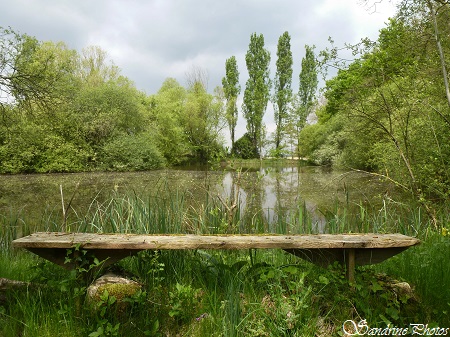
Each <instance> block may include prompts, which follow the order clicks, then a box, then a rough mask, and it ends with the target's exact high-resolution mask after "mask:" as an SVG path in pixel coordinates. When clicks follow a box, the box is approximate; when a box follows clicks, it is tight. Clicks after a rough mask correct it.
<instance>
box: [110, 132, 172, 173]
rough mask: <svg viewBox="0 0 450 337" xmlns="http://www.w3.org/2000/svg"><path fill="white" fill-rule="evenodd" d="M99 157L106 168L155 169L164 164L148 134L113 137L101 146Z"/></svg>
mask: <svg viewBox="0 0 450 337" xmlns="http://www.w3.org/2000/svg"><path fill="white" fill-rule="evenodd" d="M101 159H102V162H103V166H104V169H106V170H119V171H129V170H130V171H144V170H155V169H158V168H161V167H164V166H165V164H166V161H165V159H164V157H163V155H162V154H161V153H160V152H159V150H158V149H157V148H156V146H155V145H154V141H153V139H152V137H151V136H150V135H149V134H140V135H136V136H135V135H122V136H119V137H117V138H114V139H113V140H112V141H110V142H109V143H107V144H106V145H105V146H104V147H103V151H102V158H101Z"/></svg>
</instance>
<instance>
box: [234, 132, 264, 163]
mask: <svg viewBox="0 0 450 337" xmlns="http://www.w3.org/2000/svg"><path fill="white" fill-rule="evenodd" d="M233 154H234V155H235V156H236V157H238V158H242V159H253V158H258V157H259V156H258V153H257V152H256V149H255V146H254V145H253V142H252V140H251V138H250V135H249V134H248V133H246V134H244V135H243V136H242V137H241V138H239V139H238V140H237V141H236V142H235V143H234V147H233Z"/></svg>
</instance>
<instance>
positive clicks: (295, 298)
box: [0, 184, 450, 337]
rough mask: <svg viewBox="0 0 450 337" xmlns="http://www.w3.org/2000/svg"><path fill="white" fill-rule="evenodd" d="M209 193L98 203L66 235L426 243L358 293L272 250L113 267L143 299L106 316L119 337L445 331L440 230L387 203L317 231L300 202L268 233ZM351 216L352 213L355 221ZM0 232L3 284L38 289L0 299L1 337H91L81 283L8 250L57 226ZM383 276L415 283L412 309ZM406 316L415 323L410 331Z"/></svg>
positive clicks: (447, 273)
mask: <svg viewBox="0 0 450 337" xmlns="http://www.w3.org/2000/svg"><path fill="white" fill-rule="evenodd" d="M205 193H206V196H205V198H204V199H203V200H202V201H201V202H200V201H198V200H194V199H193V197H192V195H190V193H189V192H188V191H172V190H170V189H169V188H168V187H167V185H165V184H161V186H160V189H159V191H158V193H156V194H154V195H148V196H141V195H137V194H136V193H129V194H126V195H117V194H114V195H112V196H111V198H109V199H107V200H106V201H100V200H98V199H94V200H93V201H92V202H91V204H90V207H89V208H88V210H87V211H85V212H83V213H81V212H80V211H77V210H75V209H71V210H70V214H69V215H68V217H67V221H66V228H65V229H66V230H69V231H81V232H96V233H98V232H105V233H106V232H107V233H111V232H113V233H195V234H217V233H267V232H272V233H289V234H290V233H317V232H321V231H325V232H330V233H340V232H368V231H371V232H372V231H375V232H380V233H383V232H399V233H403V234H407V235H413V236H417V237H419V238H420V239H421V240H422V241H423V243H422V245H420V246H418V247H414V248H410V249H409V250H407V251H406V252H404V253H402V254H399V255H398V256H396V257H394V258H392V259H390V260H388V261H385V262H383V263H382V264H380V265H378V266H375V267H365V268H364V269H361V270H360V272H359V273H357V274H358V278H357V286H358V288H357V291H356V292H355V291H353V290H351V287H350V286H349V284H348V283H347V281H346V280H345V278H344V274H343V273H342V272H341V271H340V269H334V268H331V269H329V270H326V269H322V268H319V267H316V266H314V265H311V264H309V263H307V262H303V261H301V260H298V259H297V258H296V257H294V256H291V255H289V254H285V253H283V252H281V251H277V250H273V251H272V250H268V251H262V250H258V251H254V250H252V251H238V252H234V251H231V252H221V251H212V252H210V251H208V252H205V251H181V252H178V251H161V252H150V251H145V252H141V253H139V254H138V255H137V256H134V257H130V258H127V259H125V260H122V261H121V262H120V263H119V266H118V268H119V269H122V270H125V271H126V272H127V273H131V274H133V275H134V277H135V278H137V279H138V280H139V281H140V282H141V283H142V284H143V285H144V288H143V291H142V292H141V293H140V294H138V295H139V296H137V297H134V298H131V299H130V303H131V305H130V307H129V309H128V310H127V311H126V313H125V316H120V317H116V316H114V315H112V316H108V317H107V319H108V322H111V324H113V325H115V324H119V325H120V333H121V334H122V335H133V336H145V335H155V336H157V335H169V336H171V335H183V336H330V335H337V334H338V333H339V332H340V327H341V325H342V322H343V321H345V320H346V319H353V318H355V319H356V318H361V317H363V316H364V317H363V318H367V319H368V320H369V321H370V322H371V324H373V325H376V324H378V325H379V324H385V323H386V321H384V319H386V320H389V321H390V322H392V323H394V324H406V325H407V324H408V323H415V322H420V323H433V322H436V323H438V324H440V325H449V326H450V322H449V321H448V315H447V313H448V311H449V310H450V308H449V303H450V298H449V295H448V294H449V293H450V292H449V291H448V289H450V288H449V287H450V269H449V268H450V267H449V264H448V261H449V258H450V238H449V237H448V236H444V235H443V234H445V231H442V232H437V231H435V230H433V229H431V228H434V227H433V226H431V224H430V223H428V220H427V218H426V217H425V216H424V214H423V212H422V211H421V209H420V208H416V207H411V206H408V205H405V204H400V203H397V202H394V201H392V200H388V199H387V200H385V202H384V203H383V204H382V206H381V207H380V208H378V209H373V208H369V207H368V206H367V205H364V204H362V203H361V204H358V205H352V207H347V206H349V205H344V206H343V207H342V205H336V208H335V209H333V210H328V211H322V212H323V214H324V218H325V220H324V223H317V222H315V220H313V219H314V216H313V215H312V214H311V213H310V212H309V211H308V210H307V208H306V205H305V204H304V202H302V201H300V202H299V203H298V204H297V205H296V207H295V208H293V209H289V210H286V209H281V208H280V209H278V210H276V213H277V216H276V218H275V219H276V220H275V222H274V223H269V222H268V220H267V219H268V217H267V216H265V213H266V211H267V210H260V209H259V210H253V211H248V210H242V209H240V203H239V202H238V203H237V205H238V206H237V207H235V208H233V212H232V213H230V210H231V207H229V204H227V202H228V201H227V200H220V199H219V198H217V197H213V196H212V194H210V193H209V191H207V190H205ZM227 206H228V207H227ZM354 206H356V209H357V212H354V211H352V210H351V208H353V207H354ZM442 214H443V215H442V218H441V219H440V220H441V223H442V224H447V223H448V217H447V216H446V215H445V214H446V212H445V211H443V212H442ZM0 225H1V232H0V235H1V240H2V241H1V244H0V249H1V253H2V254H1V255H0V277H7V278H11V279H18V280H23V281H31V282H32V283H33V284H37V288H31V287H30V288H25V289H21V290H18V291H15V292H12V291H11V292H9V293H8V295H7V301H6V302H5V301H1V299H0V335H1V336H6V337H8V336H17V335H27V336H69V335H70V336H77V335H78V336H87V335H89V334H90V333H92V332H94V331H97V328H98V324H99V323H98V320H96V319H95V317H96V315H97V314H96V313H93V312H92V311H90V309H89V308H88V307H87V306H86V307H84V306H83V307H82V308H81V309H80V308H79V307H78V305H77V303H80V291H79V290H80V289H83V287H84V286H86V285H87V284H81V283H80V280H79V279H78V278H77V277H76V275H74V274H73V273H72V272H69V271H65V270H62V269H60V268H59V267H57V266H55V265H53V264H51V263H49V262H44V261H42V260H40V259H38V258H36V257H35V256H34V255H32V254H30V253H27V252H23V251H14V250H12V248H11V241H12V240H13V239H14V238H16V237H17V236H21V235H26V234H28V233H29V232H30V231H34V230H61V215H60V214H58V213H57V212H45V213H44V215H43V216H42V222H41V223H39V224H33V225H30V224H29V223H28V222H27V219H26V218H25V217H24V216H23V215H22V214H21V213H20V212H17V213H14V211H10V212H9V213H8V214H3V215H1V216H0ZM380 272H383V273H386V274H388V275H390V276H391V277H395V278H398V279H400V280H407V281H408V282H410V283H411V284H412V285H413V286H414V287H415V289H416V294H417V295H416V296H418V301H415V299H411V298H406V299H404V302H402V301H400V300H398V297H396V296H397V295H396V293H395V291H394V290H392V289H391V288H389V287H388V286H386V287H385V281H380V279H379V276H378V275H377V273H380ZM83 301H84V297H82V299H81V303H83ZM396 301H397V302H396ZM180 307H181V308H183V311H182V312H180V311H179V310H178V308H180ZM405 310H406V311H405ZM410 312H413V313H414V315H415V316H414V317H413V318H414V319H417V321H414V322H410V321H408V320H409V319H412V318H411V317H410V316H409V313H410ZM389 315H391V316H389ZM380 322H381V323H380ZM104 335H106V334H104Z"/></svg>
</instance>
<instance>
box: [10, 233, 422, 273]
mask: <svg viewBox="0 0 450 337" xmlns="http://www.w3.org/2000/svg"><path fill="white" fill-rule="evenodd" d="M419 242H420V241H419V240H418V239H415V238H412V237H409V236H405V235H401V234H313V235H245V234H244V235H193V234H181V235H176V234H173V235H159V234H155V235H147V234H97V233H60V232H38V233H34V234H31V235H28V236H26V237H23V238H20V239H17V240H14V241H13V246H14V247H16V248H26V249H28V250H29V251H31V252H33V253H35V254H37V255H39V256H41V257H43V258H45V259H47V260H49V261H52V262H54V263H56V264H59V265H61V266H63V267H65V268H68V269H70V268H73V267H74V265H73V264H70V263H69V264H67V263H65V262H66V261H65V260H66V259H65V257H66V254H67V249H69V248H72V247H74V246H76V245H79V246H80V248H82V249H85V250H89V251H90V252H91V253H92V254H93V255H94V256H96V257H97V258H98V259H99V260H105V261H106V262H105V263H104V266H106V265H109V264H112V263H115V262H117V261H119V260H120V259H123V258H125V257H127V256H130V255H134V254H136V253H137V252H139V251H142V250H162V249H164V250H166V249H169V250H186V249H228V250H231V249H283V250H285V251H286V252H288V253H291V254H294V255H296V256H298V257H300V258H302V259H305V260H307V261H310V262H312V263H315V264H317V265H320V266H326V265H328V264H330V263H333V262H335V261H337V262H339V263H341V264H345V265H346V267H347V272H348V278H349V280H350V281H353V280H354V269H355V264H359V265H364V264H373V263H379V262H381V261H384V260H385V259H387V258H389V257H392V256H394V255H396V254H398V253H400V252H402V251H403V250H405V249H407V248H408V247H411V246H414V245H417V244H418V243H419Z"/></svg>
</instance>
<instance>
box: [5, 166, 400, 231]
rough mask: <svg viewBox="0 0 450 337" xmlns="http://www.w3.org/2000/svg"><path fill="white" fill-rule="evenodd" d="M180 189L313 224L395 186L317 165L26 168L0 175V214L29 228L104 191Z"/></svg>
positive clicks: (193, 196)
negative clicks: (293, 213) (302, 215)
mask: <svg viewBox="0 0 450 337" xmlns="http://www.w3.org/2000/svg"><path fill="white" fill-rule="evenodd" d="M162 190H164V191H165V192H167V191H169V192H170V193H184V194H185V195H187V196H188V197H189V198H188V199H189V203H190V204H191V206H190V207H203V205H204V203H206V202H207V200H208V199H209V200H211V199H215V200H216V201H217V202H219V203H222V204H223V205H224V206H225V205H228V206H231V205H232V204H236V205H237V206H239V207H238V208H239V209H240V211H241V212H243V213H247V214H259V215H260V216H262V217H263V218H264V219H265V221H267V223H269V224H271V223H276V221H277V218H278V217H279V216H281V214H283V216H286V214H287V213H288V212H289V211H290V210H293V209H298V207H299V206H300V207H303V208H304V209H305V210H307V212H308V214H309V217H310V219H311V221H312V223H314V224H315V226H317V227H318V229H319V231H320V230H321V226H323V224H324V222H325V215H326V214H327V213H330V214H332V213H333V212H335V211H336V209H337V207H339V205H340V206H342V205H345V206H346V207H347V208H349V209H351V208H352V207H353V206H354V208H355V211H358V208H360V206H361V205H365V207H366V206H367V208H368V209H377V208H378V207H380V206H381V205H382V203H383V200H384V198H385V197H386V195H393V194H396V193H398V191H396V190H395V187H393V186H392V185H389V184H387V183H386V182H385V181H382V180H380V179H379V178H377V177H374V176H371V175H368V174H365V173H361V172H342V171H335V170H331V169H329V168H324V167H302V166H295V165H294V166H272V167H271V166H264V167H259V168H241V169H239V170H219V171H212V170H204V169H198V168H184V169H165V170H158V171H149V172H131V173H130V172H128V173H99V172H96V173H75V174H32V175H12V176H5V175H4V176H0V215H2V216H4V217H8V216H11V214H15V215H17V216H19V217H20V218H23V219H24V221H27V222H28V225H29V227H31V228H36V227H38V225H39V224H40V223H42V222H45V218H46V217H48V218H50V217H52V218H56V219H58V217H61V218H62V213H63V207H62V203H63V202H64V205H65V206H66V207H67V205H68V203H69V202H70V206H71V211H72V213H73V214H77V216H83V214H84V212H86V211H87V209H89V207H90V206H92V203H93V202H97V203H98V202H99V203H102V202H104V201H105V200H108V198H112V197H118V196H119V197H120V196H123V195H129V194H133V195H136V196H138V197H139V198H146V197H147V196H157V195H158V194H159V193H161V191H162Z"/></svg>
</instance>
